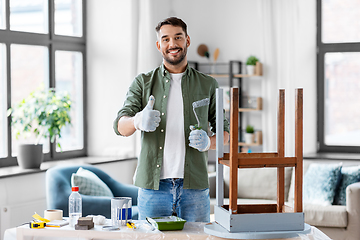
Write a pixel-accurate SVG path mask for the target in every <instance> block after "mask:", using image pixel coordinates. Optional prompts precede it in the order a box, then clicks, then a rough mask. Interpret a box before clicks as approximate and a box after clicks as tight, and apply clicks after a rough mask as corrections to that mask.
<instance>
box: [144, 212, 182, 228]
mask: <svg viewBox="0 0 360 240" xmlns="http://www.w3.org/2000/svg"><path fill="white" fill-rule="evenodd" d="M146 220H147V221H148V222H149V223H150V224H151V225H152V226H153V227H154V228H157V229H159V230H160V231H163V230H165V231H166V230H182V229H183V228H184V224H185V222H186V220H184V219H182V218H179V217H176V216H169V217H156V218H149V217H147V218H146Z"/></svg>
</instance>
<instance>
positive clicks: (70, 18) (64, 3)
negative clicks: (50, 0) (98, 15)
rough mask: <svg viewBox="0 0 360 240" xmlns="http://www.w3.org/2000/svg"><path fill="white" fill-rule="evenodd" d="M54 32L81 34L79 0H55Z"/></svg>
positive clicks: (76, 35)
mask: <svg viewBox="0 0 360 240" xmlns="http://www.w3.org/2000/svg"><path fill="white" fill-rule="evenodd" d="M55 34H57V35H66V36H74V37H81V36H82V1H81V0H55Z"/></svg>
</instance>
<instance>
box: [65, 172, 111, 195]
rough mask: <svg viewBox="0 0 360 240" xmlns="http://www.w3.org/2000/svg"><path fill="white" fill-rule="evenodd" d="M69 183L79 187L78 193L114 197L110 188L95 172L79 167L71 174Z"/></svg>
mask: <svg viewBox="0 0 360 240" xmlns="http://www.w3.org/2000/svg"><path fill="white" fill-rule="evenodd" d="M71 185H72V186H78V187H79V193H81V194H84V195H91V196H105V197H114V195H113V194H112V192H111V190H110V188H109V187H108V186H107V185H106V184H105V183H104V182H103V181H102V180H101V179H100V178H99V177H98V176H96V174H95V173H93V172H91V171H89V170H86V169H83V168H82V167H80V168H79V169H78V170H77V172H76V173H73V174H72V175H71Z"/></svg>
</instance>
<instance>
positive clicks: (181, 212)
mask: <svg viewBox="0 0 360 240" xmlns="http://www.w3.org/2000/svg"><path fill="white" fill-rule="evenodd" d="M183 181H184V180H183V179H182V178H178V179H161V180H160V186H159V190H152V189H144V188H140V189H139V194H138V209H139V219H140V220H145V219H146V217H165V216H171V215H174V213H176V216H178V217H180V218H182V219H185V220H186V221H188V222H210V197H209V189H208V188H205V189H183Z"/></svg>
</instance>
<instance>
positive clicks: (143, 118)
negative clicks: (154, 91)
mask: <svg viewBox="0 0 360 240" xmlns="http://www.w3.org/2000/svg"><path fill="white" fill-rule="evenodd" d="M154 103H155V97H154V96H153V95H151V96H150V97H149V102H148V103H147V105H146V107H145V108H144V109H143V110H142V111H141V112H138V113H137V114H135V117H134V126H135V128H136V129H137V130H141V131H145V132H154V131H155V130H156V128H157V127H158V126H159V122H160V120H161V119H160V112H159V111H158V110H153V107H154Z"/></svg>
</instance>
